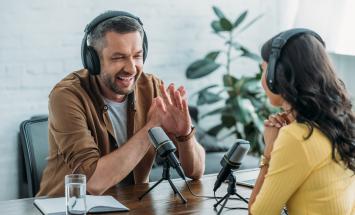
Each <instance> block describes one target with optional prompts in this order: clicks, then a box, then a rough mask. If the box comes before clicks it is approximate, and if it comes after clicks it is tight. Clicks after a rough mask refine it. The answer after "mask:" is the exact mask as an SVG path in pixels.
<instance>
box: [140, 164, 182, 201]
mask: <svg viewBox="0 0 355 215" xmlns="http://www.w3.org/2000/svg"><path fill="white" fill-rule="evenodd" d="M164 180H167V181H168V182H169V184H170V187H171V188H172V189H173V191H174V194H178V196H179V197H180V199H181V202H182V203H183V204H186V203H187V200H186V199H185V198H184V197H183V196H182V194H181V193H180V192H179V191H178V189H177V188H176V187H175V185H174V183H173V182H172V181H171V179H170V165H169V163H168V162H167V161H166V160H165V161H164V163H163V173H162V178H161V179H160V180H159V181H157V182H156V183H155V184H154V185H153V186H152V187H151V188H149V189H148V190H147V191H145V192H144V193H143V194H142V195H141V196H140V197H138V200H142V199H143V197H144V196H145V195H147V194H148V193H149V192H150V191H151V190H153V189H154V188H155V187H156V186H158V184H160V183H161V182H162V181H164Z"/></svg>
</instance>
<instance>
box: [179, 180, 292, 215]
mask: <svg viewBox="0 0 355 215" xmlns="http://www.w3.org/2000/svg"><path fill="white" fill-rule="evenodd" d="M184 181H185V184H186V186H187V189H188V190H189V192H190V193H191V195H193V196H195V197H198V198H206V199H215V200H216V202H218V199H221V198H223V197H220V196H216V192H213V196H202V195H197V194H195V193H194V192H192V190H191V187H190V185H189V183H188V182H187V180H186V179H184ZM229 199H231V200H240V201H243V200H242V199H241V198H233V197H231V198H229ZM244 199H245V200H249V198H244ZM224 208H226V209H229V210H248V208H246V207H227V206H225V207H224ZM283 213H284V214H285V215H288V213H287V208H286V207H284V208H283Z"/></svg>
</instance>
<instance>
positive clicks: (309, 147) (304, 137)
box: [280, 121, 331, 156]
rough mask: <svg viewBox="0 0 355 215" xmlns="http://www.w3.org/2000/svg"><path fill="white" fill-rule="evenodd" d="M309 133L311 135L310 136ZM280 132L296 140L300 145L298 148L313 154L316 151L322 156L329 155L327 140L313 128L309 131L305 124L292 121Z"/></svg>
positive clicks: (329, 148) (329, 147) (329, 146)
mask: <svg viewBox="0 0 355 215" xmlns="http://www.w3.org/2000/svg"><path fill="white" fill-rule="evenodd" d="M311 131H312V133H311V134H310V132H311ZM280 132H282V133H283V134H284V135H287V136H289V137H290V136H291V137H292V138H293V139H295V140H297V142H298V143H299V144H300V145H299V146H300V147H302V148H304V150H305V151H308V152H309V153H312V154H313V153H314V152H316V151H317V152H318V153H319V154H322V155H324V156H328V155H330V153H331V143H330V141H329V139H328V138H327V136H326V135H324V134H323V132H322V131H321V130H319V129H318V128H316V127H313V130H311V128H310V127H309V126H308V125H307V124H305V123H299V122H296V121H294V122H292V123H291V124H289V125H287V126H284V127H282V128H281V130H280Z"/></svg>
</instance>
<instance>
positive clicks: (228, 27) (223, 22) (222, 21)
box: [219, 18, 233, 31]
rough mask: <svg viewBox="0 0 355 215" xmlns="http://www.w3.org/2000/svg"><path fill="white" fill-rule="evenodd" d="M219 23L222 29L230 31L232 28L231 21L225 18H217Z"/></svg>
mask: <svg viewBox="0 0 355 215" xmlns="http://www.w3.org/2000/svg"><path fill="white" fill-rule="evenodd" d="M219 24H220V25H221V27H222V29H223V30H224V31H231V30H232V29H233V25H232V23H231V21H229V20H228V19H227V18H221V19H220V20H219Z"/></svg>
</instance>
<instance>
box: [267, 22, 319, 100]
mask: <svg viewBox="0 0 355 215" xmlns="http://www.w3.org/2000/svg"><path fill="white" fill-rule="evenodd" d="M301 34H310V35H312V36H314V37H315V38H317V39H318V40H319V42H321V43H322V44H323V46H324V47H325V43H324V41H323V39H322V38H321V37H320V36H319V35H318V34H317V33H316V32H314V31H312V30H309V29H306V28H294V29H291V30H287V31H284V32H282V33H281V34H280V35H279V36H277V37H276V38H275V39H273V40H272V45H271V52H270V56H269V62H268V66H267V71H266V84H267V86H268V87H269V89H270V91H271V92H273V93H275V94H278V90H277V87H276V85H277V83H275V82H276V66H277V61H278V60H279V58H280V54H281V51H282V48H283V47H284V46H285V45H286V44H287V41H289V40H290V39H291V38H294V37H296V36H299V35H301Z"/></svg>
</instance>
